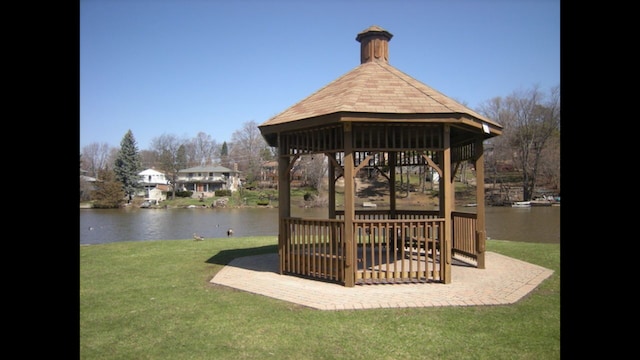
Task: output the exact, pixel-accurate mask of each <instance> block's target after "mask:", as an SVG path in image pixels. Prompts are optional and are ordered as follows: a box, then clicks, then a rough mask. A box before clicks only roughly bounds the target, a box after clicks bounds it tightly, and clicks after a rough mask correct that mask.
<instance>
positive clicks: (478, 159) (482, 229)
mask: <svg viewBox="0 0 640 360" xmlns="http://www.w3.org/2000/svg"><path fill="white" fill-rule="evenodd" d="M474 165H475V168H476V204H477V205H476V249H477V251H478V269H484V268H485V263H484V257H485V247H486V242H487V233H486V223H485V214H484V212H485V207H484V203H485V201H484V146H483V139H482V138H479V139H478V140H476V156H475V163H474Z"/></svg>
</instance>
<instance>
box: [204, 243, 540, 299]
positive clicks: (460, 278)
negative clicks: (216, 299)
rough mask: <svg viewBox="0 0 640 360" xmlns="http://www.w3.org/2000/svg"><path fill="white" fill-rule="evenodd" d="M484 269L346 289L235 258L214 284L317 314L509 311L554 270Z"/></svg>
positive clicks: (518, 264)
mask: <svg viewBox="0 0 640 360" xmlns="http://www.w3.org/2000/svg"><path fill="white" fill-rule="evenodd" d="M486 264H487V266H486V268H485V269H477V268H475V267H473V266H469V265H468V264H466V263H464V262H460V261H458V260H456V261H454V262H453V265H454V266H452V268H451V278H452V280H451V283H450V284H442V283H410V284H399V285H380V284H377V285H367V284H362V285H356V286H354V287H345V286H343V285H339V284H335V283H329V282H323V281H319V280H311V279H305V278H300V277H296V276H290V275H280V274H279V272H278V254H275V253H273V254H265V255H255V256H247V257H242V258H236V259H234V260H232V261H231V262H230V263H229V264H228V265H226V266H225V267H224V268H222V269H221V270H220V271H219V272H218V273H217V274H216V275H215V276H214V277H213V279H211V281H210V282H211V283H212V284H214V285H222V286H227V287H231V288H234V289H238V290H242V291H247V292H250V293H255V294H259V295H264V296H267V297H271V298H275V299H279V300H282V301H287V302H291V303H295V304H298V305H300V306H306V307H310V308H315V309H319V310H354V309H373V308H399V307H400V308H402V307H432V306H480V305H506V304H512V303H515V302H517V301H519V300H520V299H522V298H523V297H524V296H525V295H527V294H528V293H529V292H531V291H532V290H534V289H535V288H536V287H537V286H538V285H540V283H542V282H543V281H544V280H545V279H546V278H548V277H549V276H551V274H553V271H552V270H549V269H546V268H544V267H541V266H538V265H534V264H530V263H527V262H524V261H521V260H517V259H513V258H510V257H507V256H504V255H501V254H497V253H493V252H487V253H486Z"/></svg>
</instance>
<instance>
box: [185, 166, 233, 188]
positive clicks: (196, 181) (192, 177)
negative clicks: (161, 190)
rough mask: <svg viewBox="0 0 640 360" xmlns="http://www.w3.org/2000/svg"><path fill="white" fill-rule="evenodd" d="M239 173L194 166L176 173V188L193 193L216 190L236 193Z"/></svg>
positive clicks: (224, 169)
mask: <svg viewBox="0 0 640 360" xmlns="http://www.w3.org/2000/svg"><path fill="white" fill-rule="evenodd" d="M239 174H240V172H239V171H238V170H231V169H228V168H226V167H224V166H213V165H208V166H196V167H192V168H188V169H183V170H180V171H178V179H177V181H176V182H177V186H178V188H180V189H183V190H189V191H193V192H194V193H210V192H215V191H216V190H231V191H236V190H238V188H239V187H240V186H241V184H240V177H239Z"/></svg>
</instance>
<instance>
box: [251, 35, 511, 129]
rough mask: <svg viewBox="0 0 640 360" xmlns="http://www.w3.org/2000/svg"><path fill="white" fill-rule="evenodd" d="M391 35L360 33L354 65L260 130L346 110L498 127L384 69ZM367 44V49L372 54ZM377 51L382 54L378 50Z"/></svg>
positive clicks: (438, 93)
mask: <svg viewBox="0 0 640 360" xmlns="http://www.w3.org/2000/svg"><path fill="white" fill-rule="evenodd" d="M371 37H374V38H376V39H374V41H375V40H378V41H380V42H381V43H378V44H375V45H369V44H368V42H367V41H366V40H368V39H367V38H371ZM391 37H392V35H391V34H390V33H389V32H387V31H386V30H384V29H382V28H380V27H379V26H372V27H370V28H368V29H365V30H364V31H363V32H361V33H360V34H358V37H357V38H356V40H358V41H361V42H362V45H361V53H362V55H361V64H360V65H358V66H357V67H355V68H354V69H353V70H351V71H349V72H347V73H346V74H344V75H342V76H341V77H339V78H337V79H336V80H334V81H332V82H331V83H329V84H328V85H326V86H325V87H323V88H321V89H319V90H318V91H316V92H315V93H313V94H311V95H310V96H308V97H307V98H305V99H303V100H301V101H300V102H298V103H296V104H294V105H293V106H291V107H289V108H288V109H286V110H284V111H283V112H281V113H279V114H277V115H275V116H274V117H272V118H270V119H269V120H267V121H265V122H264V123H263V124H261V125H260V127H268V126H271V125H280V124H284V123H288V122H293V121H298V120H302V119H308V118H316V117H318V116H323V115H328V114H332V113H340V112H349V113H387V114H425V115H429V116H431V117H432V116H433V115H434V114H442V115H443V116H447V115H449V114H467V115H468V116H470V117H473V118H475V119H477V120H479V121H482V122H486V123H489V124H491V125H493V126H495V127H497V128H501V125H499V124H497V123H495V122H493V121H491V120H490V119H488V118H486V117H484V116H482V115H480V114H478V113H477V112H475V111H473V110H471V109H469V108H467V107H466V106H464V105H462V104H460V103H458V102H457V101H455V100H452V99H451V98H449V97H447V96H446V95H444V94H442V93H441V92H439V91H437V90H435V89H433V88H431V87H430V86H428V85H426V84H424V83H422V82H420V81H418V80H416V79H414V78H412V77H411V76H409V75H407V74H405V73H404V72H402V71H400V70H398V69H397V68H395V67H394V66H392V65H390V64H389V63H388V61H387V58H388V54H387V53H386V49H387V42H388V41H389V40H390V39H391ZM367 46H371V47H372V48H371V49H372V50H369V48H367ZM380 48H382V49H383V50H379V49H380ZM367 51H371V52H372V54H373V55H371V56H369V55H366V54H365V52H367ZM380 52H382V55H380V54H379V53H380ZM367 56H368V57H367Z"/></svg>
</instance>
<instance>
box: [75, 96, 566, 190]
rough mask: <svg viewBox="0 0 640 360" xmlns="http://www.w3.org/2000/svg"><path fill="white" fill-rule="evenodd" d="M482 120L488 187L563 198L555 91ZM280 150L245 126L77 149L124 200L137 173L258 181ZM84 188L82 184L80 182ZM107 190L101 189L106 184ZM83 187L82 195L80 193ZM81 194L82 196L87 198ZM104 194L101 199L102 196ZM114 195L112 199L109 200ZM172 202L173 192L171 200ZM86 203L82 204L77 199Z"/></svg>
mask: <svg viewBox="0 0 640 360" xmlns="http://www.w3.org/2000/svg"><path fill="white" fill-rule="evenodd" d="M476 111H477V112H479V113H480V114H482V115H484V116H486V117H488V118H489V119H491V120H493V121H495V122H497V123H498V124H500V125H502V126H503V133H502V135H501V136H498V137H495V138H492V139H489V140H487V141H486V143H485V148H486V151H485V169H486V172H487V173H486V179H487V181H492V182H494V183H496V184H498V183H499V184H498V185H502V184H506V183H513V180H514V178H513V177H511V178H505V177H504V176H503V174H504V173H510V174H517V176H516V177H515V179H516V180H515V181H517V182H518V183H519V186H521V188H522V194H523V200H531V198H532V196H534V194H535V189H536V188H537V187H545V188H549V189H554V190H555V191H556V192H557V193H559V192H560V86H559V85H558V86H555V87H553V88H551V89H550V90H549V92H543V91H541V90H540V88H539V87H538V86H533V87H531V88H529V89H526V90H521V91H514V92H513V93H512V94H510V95H508V96H506V97H495V98H492V99H490V100H487V101H486V102H484V103H482V104H481V105H480V106H479V109H477V110H476ZM276 155H277V149H275V148H271V147H269V145H268V144H267V143H266V141H265V140H264V138H263V137H262V134H261V133H260V130H259V129H258V124H257V123H256V122H255V121H248V122H245V123H243V124H242V127H241V128H240V129H238V130H236V131H235V132H234V133H233V134H232V139H231V141H230V142H226V141H225V142H223V143H221V144H220V143H218V142H217V141H216V140H215V139H213V138H212V137H211V135H209V134H207V133H205V132H199V133H198V134H197V135H196V136H195V137H193V138H180V137H177V136H175V135H173V134H162V135H160V136H158V137H156V138H153V139H152V141H151V146H150V148H149V149H143V150H140V149H138V147H137V144H136V141H135V137H134V134H133V133H132V132H131V130H129V131H128V132H127V133H126V134H125V135H124V137H123V138H122V141H121V143H120V147H119V148H115V147H112V146H109V145H108V144H107V143H90V144H89V145H87V146H84V147H83V148H82V149H81V153H80V169H81V175H83V172H84V175H87V176H91V177H95V178H97V179H100V180H102V181H103V182H108V181H107V180H112V182H113V184H111V185H110V186H107V187H106V188H103V189H100V191H103V192H107V193H112V192H114V191H115V192H116V194H119V193H117V192H118V191H122V197H128V198H129V199H131V197H132V196H133V194H135V191H136V187H137V182H138V179H139V178H138V175H137V174H138V173H139V172H140V171H142V170H144V169H147V168H153V169H156V170H158V171H161V172H164V173H165V174H166V175H167V176H168V178H169V180H170V181H171V182H172V183H174V184H175V182H176V178H177V173H178V170H181V169H185V168H189V167H194V166H205V165H220V166H224V167H227V168H230V169H234V167H235V166H237V169H238V170H239V171H241V172H242V174H243V176H244V178H245V183H247V184H255V183H256V182H257V181H258V180H259V179H260V171H261V166H262V164H263V163H265V162H267V161H273V160H275V159H276ZM300 163H301V164H304V165H305V167H308V168H309V169H307V172H306V173H307V181H308V182H309V185H311V186H314V187H317V186H319V184H320V178H321V177H322V176H324V175H325V174H326V170H324V169H322V166H323V162H322V161H319V160H318V157H316V158H315V159H314V158H313V157H310V158H309V159H306V158H303V159H301V162H300ZM81 186H82V184H81ZM103 187H104V186H103ZM82 194H83V192H82V189H81V197H82V196H83V195H82ZM84 194H85V196H87V195H86V192H85V193H84ZM103 195H106V194H103ZM111 195H112V196H113V195H114V194H111ZM173 196H175V193H174V194H173ZM81 200H83V199H81Z"/></svg>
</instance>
